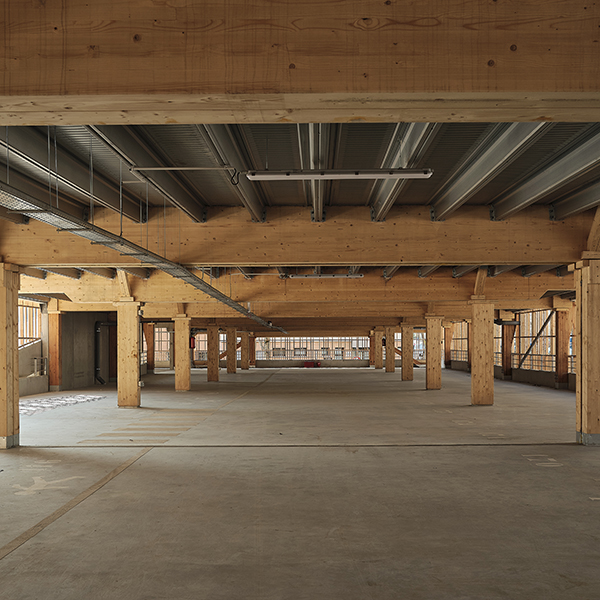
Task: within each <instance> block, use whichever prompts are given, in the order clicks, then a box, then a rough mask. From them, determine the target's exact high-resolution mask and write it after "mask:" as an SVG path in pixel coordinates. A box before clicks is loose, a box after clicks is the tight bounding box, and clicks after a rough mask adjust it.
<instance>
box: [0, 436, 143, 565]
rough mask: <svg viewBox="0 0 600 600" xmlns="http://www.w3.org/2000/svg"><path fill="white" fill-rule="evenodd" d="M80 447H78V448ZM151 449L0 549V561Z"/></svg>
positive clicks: (138, 455)
mask: <svg viewBox="0 0 600 600" xmlns="http://www.w3.org/2000/svg"><path fill="white" fill-rule="evenodd" d="M79 447H80V446H79ZM150 450H152V448H151V447H150V448H148V447H146V448H144V449H143V450H142V451H141V452H139V453H138V454H136V455H135V456H132V457H131V458H130V459H129V460H127V461H125V462H124V463H123V464H121V465H119V466H118V467H117V468H116V469H113V470H112V471H111V472H110V473H109V474H108V475H106V476H105V477H103V478H102V479H100V480H99V481H97V482H96V483H94V485H92V486H91V487H89V488H88V489H87V490H85V491H83V492H81V494H79V495H78V496H75V498H73V499H72V500H69V502H67V503H66V504H63V505H62V506H61V507H60V508H59V509H57V510H55V511H54V512H53V513H52V514H51V515H48V516H47V517H46V518H45V519H42V520H41V521H40V522H39V523H37V524H36V525H34V526H33V527H31V528H30V529H28V530H27V531H25V532H23V533H22V534H21V535H20V536H18V537H16V538H15V539H14V540H12V541H11V542H9V543H8V544H6V546H3V547H2V548H0V560H2V559H3V558H5V557H6V556H8V555H9V554H10V553H11V552H14V551H15V550H16V549H17V548H19V547H20V546H22V545H23V544H24V543H25V542H28V541H29V540H30V539H31V538H33V537H35V536H36V535H37V534H38V533H40V532H41V531H43V530H44V529H46V527H48V525H51V524H52V523H54V521H57V520H58V519H60V518H61V517H62V516H64V515H66V514H67V513H68V512H69V511H70V510H71V509H72V508H75V507H76V506H77V505H78V504H81V503H82V502H83V501H84V500H86V499H87V498H89V497H90V496H91V495H92V494H95V493H96V492H97V491H98V490H99V489H100V488H102V487H104V486H105V485H106V484H107V483H108V482H109V481H111V480H113V479H114V478H115V477H116V476H117V475H120V474H121V473H122V472H123V471H125V469H128V468H129V467H130V466H131V465H132V464H134V463H135V462H137V461H138V460H139V459H140V458H142V456H144V455H145V454H148V452H150Z"/></svg>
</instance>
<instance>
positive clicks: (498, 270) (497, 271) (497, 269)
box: [488, 265, 521, 277]
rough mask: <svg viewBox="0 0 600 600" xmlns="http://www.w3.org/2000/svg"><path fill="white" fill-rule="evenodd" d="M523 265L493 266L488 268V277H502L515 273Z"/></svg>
mask: <svg viewBox="0 0 600 600" xmlns="http://www.w3.org/2000/svg"><path fill="white" fill-rule="evenodd" d="M520 266H521V265H492V266H489V267H488V277H497V276H498V275H502V273H508V272H509V271H514V270H515V269H517V268H519V267H520Z"/></svg>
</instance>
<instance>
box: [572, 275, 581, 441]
mask: <svg viewBox="0 0 600 600" xmlns="http://www.w3.org/2000/svg"><path fill="white" fill-rule="evenodd" d="M582 283H583V277H582V270H581V269H576V270H575V294H576V299H575V327H574V329H575V331H574V333H575V339H574V340H573V341H574V345H575V432H576V435H577V441H578V442H580V443H583V439H582V436H581V432H582V426H581V425H582V416H581V408H582V407H581V404H582V399H583V378H582V374H583V369H582V368H581V363H582V362H583V344H582V343H581V334H582V327H581V319H582V316H583V311H582V309H581V305H582V303H583V289H582Z"/></svg>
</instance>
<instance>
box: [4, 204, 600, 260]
mask: <svg viewBox="0 0 600 600" xmlns="http://www.w3.org/2000/svg"><path fill="white" fill-rule="evenodd" d="M99 213H101V214H97V215H96V224H97V225H98V226H99V227H102V228H103V229H107V230H109V231H117V232H118V231H119V219H118V216H117V215H113V214H111V212H109V211H108V210H104V211H99ZM159 213H160V214H159ZM162 213H163V211H162V209H161V210H160V211H158V212H156V211H155V212H154V213H152V212H151V217H150V222H149V223H148V228H149V230H150V231H152V230H153V228H154V227H157V225H158V226H160V227H161V228H162V227H163V225H162V218H161V215H162ZM179 214H180V213H179V211H177V210H176V209H167V218H166V224H165V226H164V227H166V231H167V237H168V238H170V239H172V240H176V242H177V243H173V244H169V245H168V247H167V251H166V255H167V256H166V257H165V258H167V259H169V260H172V261H174V262H178V263H181V264H187V265H194V264H198V263H199V262H200V261H199V259H200V260H201V261H202V263H204V264H210V265H213V266H214V267H218V266H231V265H239V264H243V265H245V266H247V267H269V266H271V265H272V263H273V257H277V262H278V263H279V264H282V265H286V267H296V266H307V267H309V266H314V265H320V266H322V267H329V266H339V265H343V264H346V265H357V264H360V265H363V266H365V267H368V266H377V267H381V266H382V265H406V266H411V265H412V266H414V265H420V266H429V265H436V264H446V265H451V266H452V265H468V264H478V265H482V264H483V265H487V264H492V265H494V264H496V265H501V264H519V265H523V264H532V265H537V264H567V263H574V262H577V261H578V260H580V259H581V255H582V252H583V251H584V250H586V241H587V237H588V234H589V231H590V229H591V220H590V219H589V218H587V216H586V215H585V214H582V215H577V216H574V217H571V218H569V219H567V220H565V221H560V222H551V221H550V220H549V219H548V211H547V209H546V208H545V207H543V206H533V207H530V208H528V209H526V210H523V211H520V212H519V213H517V214H516V215H514V216H513V217H512V218H510V219H507V220H506V221H499V222H493V221H490V218H489V212H488V209H487V207H486V206H464V207H462V208H461V210H460V211H458V212H457V213H455V215H454V216H453V218H452V219H449V220H448V221H443V222H432V221H431V220H430V217H429V214H428V211H427V210H426V207H425V208H424V207H418V206H402V207H394V208H393V209H392V210H390V213H389V214H388V217H387V219H386V221H385V222H381V223H379V222H378V223H373V222H371V220H370V217H369V212H368V209H367V208H366V207H331V209H330V210H329V214H328V218H327V220H326V221H324V222H322V223H311V222H310V221H307V219H306V217H305V210H304V209H303V208H301V207H281V208H270V209H269V219H268V222H267V223H252V222H251V220H250V217H249V216H248V215H247V212H246V211H245V210H243V209H241V208H237V209H236V208H220V209H210V210H209V222H208V223H206V224H200V223H193V222H191V221H189V220H187V219H186V220H185V222H184V220H183V219H180V218H179ZM159 219H160V221H159ZM123 235H124V237H125V238H127V239H130V240H136V239H139V236H140V229H139V225H137V226H136V225H135V224H134V223H131V224H129V223H126V222H124V223H123ZM354 239H360V243H359V244H354V243H353V244H349V243H348V241H349V240H354ZM160 246H161V244H160V242H158V241H156V242H154V243H150V244H149V248H148V249H149V250H150V251H154V252H158V253H161V254H162V253H163V252H164V248H161V247H160ZM48 247H50V248H52V250H53V251H52V253H48V251H47V249H48ZM0 255H2V256H3V257H4V260H6V261H10V262H11V263H13V264H19V265H22V266H40V265H45V264H53V263H54V264H60V265H61V266H77V265H78V264H82V265H90V266H116V267H118V266H119V265H124V264H127V263H131V258H128V257H126V256H121V255H120V254H119V253H118V252H116V251H113V250H107V249H105V248H100V247H98V246H94V245H92V244H90V243H89V242H87V241H86V240H83V239H81V238H77V237H76V236H73V235H71V234H69V233H68V232H58V231H56V229H54V228H52V227H50V226H48V225H44V224H42V223H39V222H35V223H33V222H31V223H30V224H29V226H28V227H26V228H23V227H22V226H19V225H15V224H14V223H9V222H6V221H0Z"/></svg>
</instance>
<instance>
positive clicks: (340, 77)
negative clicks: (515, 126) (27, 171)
mask: <svg viewBox="0 0 600 600" xmlns="http://www.w3.org/2000/svg"><path fill="white" fill-rule="evenodd" d="M340 6H341V5H340V3H339V2H336V1H325V2H320V3H319V5H318V15H317V14H316V13H315V4H313V3H307V2H296V3H294V4H289V3H286V4H274V3H273V2H271V1H269V0H256V1H255V2H252V3H248V2H243V1H242V0H226V1H224V2H214V3H202V10H199V11H193V10H180V11H177V13H175V12H174V9H173V5H172V3H169V2H165V3H158V4H156V5H153V9H152V10H151V11H144V10H138V8H139V3H136V2H132V1H131V0H125V2H123V0H107V1H106V2H102V3H98V4H97V6H96V9H95V10H96V12H94V15H93V18H94V19H93V20H94V22H98V23H103V24H106V26H102V27H97V28H94V29H93V31H92V34H93V37H92V38H90V35H91V33H90V18H91V17H90V8H89V5H87V4H86V3H72V2H71V3H68V5H67V3H59V2H56V3H52V2H48V3H46V4H44V5H43V9H41V10H40V9H39V6H38V5H35V4H33V3H30V2H17V3H14V2H13V3H11V10H10V11H7V12H6V14H5V15H4V19H3V23H2V25H0V29H1V30H2V38H3V39H4V40H6V43H5V44H4V45H3V47H2V49H1V50H0V61H1V62H2V64H3V65H4V67H3V68H4V77H3V78H2V80H1V82H0V102H2V106H3V110H2V119H3V123H6V122H10V123H14V124H27V123H36V124H40V123H42V124H45V123H48V122H54V123H58V124H72V123H90V122H94V123H150V122H154V123H168V122H179V123H199V122H200V123H225V122H229V123H231V122H241V121H246V122H254V123H256V122H281V121H286V122H294V123H298V122H304V123H307V122H335V121H340V120H342V119H343V120H346V121H350V120H354V121H359V120H360V121H373V120H378V121H379V122H401V121H423V122H426V121H430V122H436V121H447V120H455V121H457V122H460V121H465V120H473V119H478V120H482V121H489V120H496V121H507V122H512V121H517V120H530V121H536V120H539V121H548V120H558V121H561V120H571V121H586V120H595V119H596V118H597V115H598V108H599V104H600V99H599V98H598V95H597V92H598V89H599V88H598V77H597V60H596V59H597V51H596V45H595V44H594V43H593V42H594V40H596V39H597V22H596V21H597V20H596V19H595V18H591V17H590V14H592V17H593V9H592V8H590V7H586V6H583V5H574V4H573V2H572V1H569V0H557V1H556V2H552V3H540V2H527V3H521V4H520V5H519V10H518V11H515V10H514V5H512V4H511V3H506V2H505V3H503V2H490V3H482V2H481V1H480V0H465V1H461V2H458V1H455V2H453V3H452V4H451V5H450V6H449V8H448V12H441V13H440V11H439V2H438V1H437V0H424V1H422V2H390V4H385V3H383V2H381V1H380V0H367V1H366V2H362V3H360V4H350V5H348V9H347V10H340ZM358 6H360V10H359V9H358V8H357V7H358ZM586 8H589V10H584V9H586ZM450 15H451V16H450ZM175 23H176V24H177V26H175ZM207 23H210V24H211V25H210V27H207V26H206V24H207ZM556 23H561V26H560V27H557V26H556ZM182 32H185V34H182ZM515 32H518V35H516V34H515ZM520 40H525V41H523V42H521V41H520ZM567 40H568V41H567ZM192 42H193V43H192ZM198 44H200V46H199V45H198ZM349 48H351V49H352V52H348V49H349ZM482 48H485V56H482ZM106 49H110V51H107V50H106ZM406 57H410V60H407V59H406ZM57 65H59V66H60V67H61V68H62V70H61V71H60V72H61V76H56V73H57ZM532 65H535V68H532ZM440 90H444V91H443V92H440ZM515 90H523V91H521V92H515ZM557 90H558V91H557Z"/></svg>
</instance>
